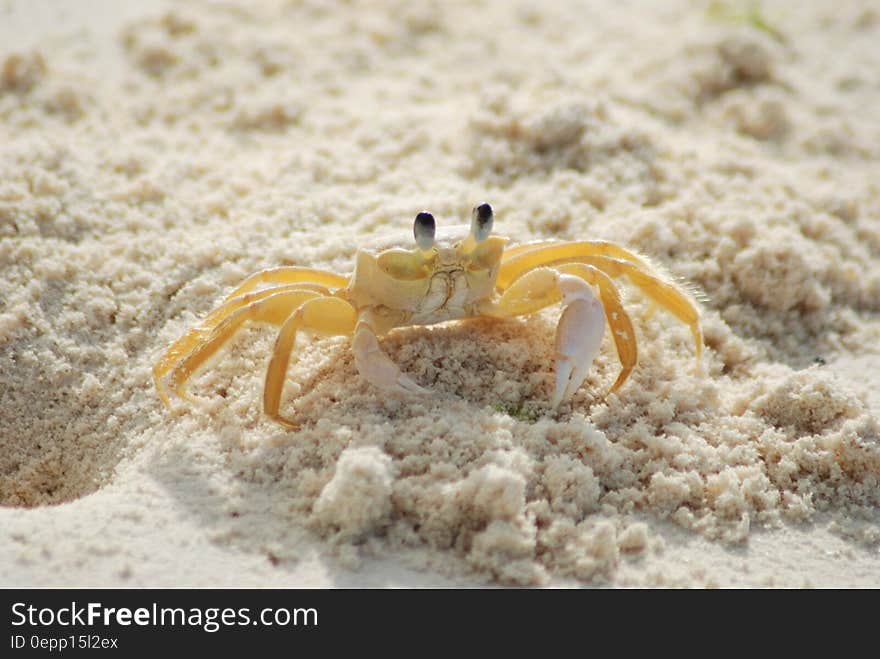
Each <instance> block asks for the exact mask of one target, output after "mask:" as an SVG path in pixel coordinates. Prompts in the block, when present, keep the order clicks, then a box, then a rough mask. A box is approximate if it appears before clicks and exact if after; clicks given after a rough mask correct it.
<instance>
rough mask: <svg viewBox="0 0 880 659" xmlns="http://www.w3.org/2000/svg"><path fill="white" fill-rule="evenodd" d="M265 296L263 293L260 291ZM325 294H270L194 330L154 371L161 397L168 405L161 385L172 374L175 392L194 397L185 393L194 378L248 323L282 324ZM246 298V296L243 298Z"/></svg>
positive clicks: (286, 291)
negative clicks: (211, 324) (206, 362)
mask: <svg viewBox="0 0 880 659" xmlns="http://www.w3.org/2000/svg"><path fill="white" fill-rule="evenodd" d="M260 293H262V291H260ZM319 295H321V294H320V293H318V292H316V291H313V290H306V289H302V288H286V287H285V288H284V289H283V290H274V289H270V291H269V292H268V293H267V294H266V295H259V296H256V298H257V299H255V300H253V301H251V302H248V303H245V304H243V305H242V306H239V308H237V309H236V310H235V311H233V312H232V313H230V314H229V315H227V316H226V317H225V318H223V320H222V321H220V322H219V323H217V324H216V326H214V327H207V328H204V329H201V328H199V327H196V328H195V329H193V330H190V332H189V333H187V334H186V335H185V336H184V337H183V338H182V339H180V340H178V341H177V342H176V343H175V344H174V345H172V346H171V348H169V349H168V352H167V353H166V354H165V356H164V357H163V358H162V359H161V360H160V361H159V363H158V364H157V365H156V367H155V368H154V369H153V376H154V378H155V379H156V385H157V387H158V388H159V393H160V396H161V397H162V400H163V402H165V404H166V405H168V404H169V401H168V395H167V394H166V393H165V391H164V390H163V388H162V386H161V377H162V376H163V375H164V374H165V373H166V372H167V371H169V370H170V371H171V384H172V387H171V389H172V391H174V393H175V394H177V395H178V396H180V397H181V398H190V399H191V398H192V397H191V396H188V395H187V394H186V392H185V391H184V388H183V387H184V385H185V384H186V381H187V380H188V379H189V378H190V376H191V375H192V374H193V373H194V372H195V371H196V370H197V369H198V368H199V367H200V366H201V365H202V364H204V363H205V361H207V360H208V359H209V358H210V357H211V356H212V355H213V354H214V353H216V352H217V350H219V349H220V348H221V347H222V346H223V345H224V344H225V343H226V342H227V341H229V339H230V338H232V336H234V335H235V333H236V332H238V330H239V329H241V327H242V326H243V325H244V324H245V323H246V322H248V321H250V322H262V323H270V324H272V325H280V324H281V323H283V322H284V321H285V320H286V319H287V317H288V316H290V314H291V313H292V312H293V311H294V310H295V309H297V308H298V307H299V306H300V305H301V304H302V303H303V302H305V301H306V300H309V299H311V298H314V297H317V296H319ZM242 297H244V296H242ZM190 346H192V347H190Z"/></svg>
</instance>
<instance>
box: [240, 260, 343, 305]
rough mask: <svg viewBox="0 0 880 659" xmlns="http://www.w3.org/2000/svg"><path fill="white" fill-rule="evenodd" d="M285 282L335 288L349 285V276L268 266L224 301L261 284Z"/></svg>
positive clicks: (274, 284)
mask: <svg viewBox="0 0 880 659" xmlns="http://www.w3.org/2000/svg"><path fill="white" fill-rule="evenodd" d="M285 284H316V285H318V286H322V287H323V288H329V289H335V288H343V287H344V286H346V285H348V277H343V276H342V275H337V274H334V273H332V272H324V271H323V270H315V269H313V268H300V267H298V266H282V267H280V268H267V269H266V270H260V271H259V272H256V273H254V274H252V275H251V276H250V277H248V278H247V279H245V280H244V281H243V282H241V284H239V285H238V286H237V287H236V288H235V290H233V291H232V292H231V293H230V294H229V295H227V296H226V297H225V298H223V301H224V302H226V301H227V300H231V299H232V298H234V297H238V296H239V295H241V294H243V293H247V292H248V291H252V290H254V289H255V288H257V287H258V286H261V285H269V286H278V285H285Z"/></svg>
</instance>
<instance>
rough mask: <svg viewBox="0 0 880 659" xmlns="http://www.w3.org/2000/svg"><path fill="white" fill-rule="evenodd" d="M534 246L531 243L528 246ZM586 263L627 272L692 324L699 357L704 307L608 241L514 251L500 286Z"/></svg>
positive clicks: (620, 273) (615, 274)
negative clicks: (539, 271)
mask: <svg viewBox="0 0 880 659" xmlns="http://www.w3.org/2000/svg"><path fill="white" fill-rule="evenodd" d="M524 247H530V246H524ZM574 263H582V264H584V265H590V266H593V267H594V268H597V269H598V270H601V271H602V272H604V273H605V274H607V275H610V276H612V277H620V276H624V275H625V276H626V277H627V278H628V279H629V280H630V281H631V282H632V283H633V284H634V285H635V286H637V287H638V288H639V289H640V290H641V291H642V292H643V293H645V294H646V295H647V296H648V297H649V298H650V299H651V300H652V301H653V302H655V303H657V304H659V305H660V306H662V307H663V308H664V309H666V310H667V311H669V312H670V313H671V314H673V315H674V316H675V317H676V318H678V319H679V320H681V321H682V322H683V323H685V324H686V325H688V327H689V328H690V330H691V335H692V336H693V338H694V345H695V350H696V355H697V359H698V360H699V359H700V356H701V355H702V352H703V333H702V330H701V329H700V311H699V308H698V307H697V305H696V302H694V300H693V298H692V297H691V296H690V295H689V294H688V293H687V292H686V291H685V290H684V289H682V288H680V287H679V286H677V285H675V284H673V283H671V282H669V281H667V279H666V277H665V276H664V275H663V274H662V273H661V271H660V270H658V269H657V268H655V267H654V266H652V265H651V264H649V263H648V261H647V260H645V259H643V258H641V257H639V256H637V255H635V254H633V253H632V252H630V251H628V250H626V249H624V248H623V247H620V246H619V245H615V244H613V243H606V242H598V241H597V242H577V243H557V244H550V245H541V244H538V245H536V246H533V248H532V249H527V250H520V251H519V252H516V251H515V252H513V256H511V257H509V258H505V260H504V261H503V262H502V264H501V269H500V270H499V273H498V279H497V284H498V289H499V290H501V291H504V290H505V289H507V287H508V286H510V285H511V284H512V283H513V282H514V281H515V280H516V279H517V278H518V277H520V276H522V274H523V273H525V272H528V271H529V270H532V269H534V268H537V267H549V268H558V267H560V266H564V265H568V264H574Z"/></svg>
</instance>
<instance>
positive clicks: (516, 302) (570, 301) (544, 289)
mask: <svg viewBox="0 0 880 659" xmlns="http://www.w3.org/2000/svg"><path fill="white" fill-rule="evenodd" d="M587 277H590V278H594V279H595V280H596V281H599V282H602V284H600V285H601V286H603V287H606V288H607V287H608V284H610V288H609V291H613V283H611V282H605V281H604V280H603V279H602V277H601V274H600V275H599V276H596V275H594V273H593V272H592V270H584V271H579V272H577V273H576V274H567V273H564V272H560V271H557V270H554V269H552V268H536V269H534V270H531V271H529V272H527V273H525V274H524V275H522V276H521V277H519V278H518V279H517V280H516V281H514V282H513V283H512V284H511V285H510V287H509V288H508V289H507V290H506V291H505V292H504V293H503V294H502V295H501V297H500V298H499V299H498V301H497V302H495V303H493V304H491V305H488V306H486V307H485V308H483V309H481V311H482V312H483V313H486V314H488V315H495V316H502V317H509V316H519V315H522V314H528V313H534V312H535V311H538V310H540V309H542V308H544V307H546V306H548V305H550V304H554V303H556V302H559V301H562V302H563V304H564V305H565V307H564V309H563V311H562V316H561V317H560V318H559V324H558V325H557V326H556V389H555V391H554V394H553V399H552V401H551V407H552V408H553V409H555V408H556V407H557V406H558V405H559V404H560V403H561V402H562V401H564V400H567V399H568V398H571V396H573V395H574V392H575V391H577V389H578V387H580V386H581V384H583V381H584V379H585V378H586V376H587V371H588V370H589V368H590V365H591V364H592V363H593V359H594V358H595V357H596V355H597V354H598V352H599V348H600V347H601V345H602V336H603V335H604V333H605V320H606V319H605V311H604V308H603V306H602V303H600V302H599V300H597V299H596V297H595V295H594V294H593V289H592V287H591V286H590V284H589V283H587V279H586V278H587ZM600 294H602V295H604V296H605V297H606V298H608V299H610V300H612V302H613V300H614V299H615V298H614V295H615V294H616V291H613V292H608V291H606V292H604V293H602V288H600ZM611 308H612V309H613V310H614V311H615V312H617V313H618V318H626V320H627V321H628V318H627V317H626V316H625V314H623V315H620V313H619V312H620V311H622V309H617V308H616V307H615V306H614V305H613V303H612V304H611ZM614 322H615V323H618V322H625V321H618V320H617V319H615V321H614ZM631 327H632V326H631V325H629V328H630V339H629V340H630V341H631V340H632V339H631V337H632V333H631V332H632V331H631ZM634 345H635V344H634V342H633V347H634ZM623 354H624V355H626V356H627V359H629V358H634V357H635V351H634V349H633V350H632V351H631V352H624V353H623ZM622 359H623V358H622ZM627 367H628V368H629V370H632V366H631V365H626V364H625V368H624V370H626V369H627ZM627 374H628V371H627ZM619 383H622V381H621V380H620V378H618V383H615V384H616V385H617V386H619Z"/></svg>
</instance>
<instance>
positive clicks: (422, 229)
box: [413, 212, 437, 252]
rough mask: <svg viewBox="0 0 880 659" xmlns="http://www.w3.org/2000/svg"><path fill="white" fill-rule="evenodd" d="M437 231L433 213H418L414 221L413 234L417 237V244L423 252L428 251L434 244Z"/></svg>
mask: <svg viewBox="0 0 880 659" xmlns="http://www.w3.org/2000/svg"><path fill="white" fill-rule="evenodd" d="M436 231H437V225H436V223H435V222H434V216H433V215H431V214H430V213H425V212H421V213H419V214H418V215H416V221H415V222H414V223H413V235H414V236H415V238H416V244H417V245H418V246H419V249H421V250H422V251H423V252H427V251H428V250H429V249H431V247H433V246H434V234H435V233H436Z"/></svg>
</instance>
